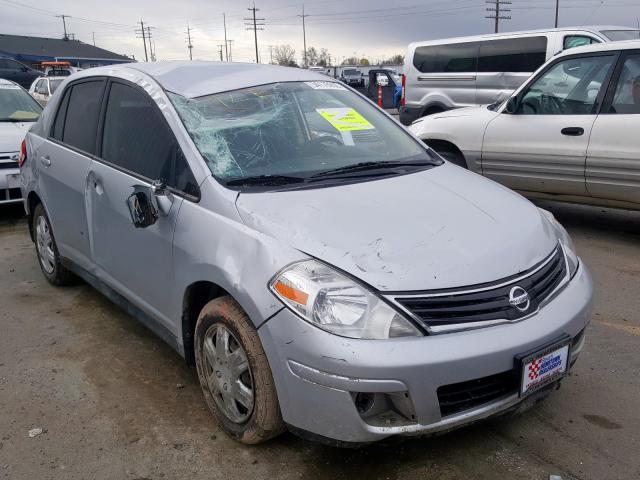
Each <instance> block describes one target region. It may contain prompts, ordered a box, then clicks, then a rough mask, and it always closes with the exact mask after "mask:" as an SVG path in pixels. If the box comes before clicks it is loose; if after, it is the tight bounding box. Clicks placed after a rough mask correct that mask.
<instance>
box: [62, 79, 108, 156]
mask: <svg viewBox="0 0 640 480" xmlns="http://www.w3.org/2000/svg"><path fill="white" fill-rule="evenodd" d="M103 89H104V81H103V80H97V81H90V82H83V83H78V84H75V85H73V87H72V88H71V93H70V96H69V100H68V103H69V105H68V107H67V115H66V119H65V122H64V131H63V133H62V142H63V143H65V144H67V145H69V146H72V147H75V148H77V149H79V150H82V151H83V152H87V153H91V154H93V153H95V144H96V129H97V127H98V116H99V114H100V104H101V103H102V91H103ZM57 120H58V119H57V118H56V121H57ZM54 130H55V127H54ZM54 138H55V135H54Z"/></svg>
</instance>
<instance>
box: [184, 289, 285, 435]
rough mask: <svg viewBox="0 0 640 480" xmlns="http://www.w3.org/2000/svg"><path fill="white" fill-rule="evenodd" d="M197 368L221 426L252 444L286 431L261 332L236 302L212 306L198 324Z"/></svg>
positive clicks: (218, 300)
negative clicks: (259, 334) (259, 333)
mask: <svg viewBox="0 0 640 480" xmlns="http://www.w3.org/2000/svg"><path fill="white" fill-rule="evenodd" d="M194 341H195V354H196V355H195V356H196V368H197V370H198V378H199V380H200V386H201V388H202V393H203V394H204V397H205V400H206V402H207V405H208V407H209V409H210V410H211V412H212V413H213V415H214V417H215V419H216V421H217V423H218V425H219V426H220V427H221V428H222V429H223V430H224V431H225V432H226V433H227V434H229V435H230V436H231V437H233V438H234V439H236V440H238V441H239V442H242V443H246V444H256V443H262V442H264V441H266V440H269V439H270V438H273V437H275V436H276V435H279V434H280V433H282V432H283V431H284V430H285V426H284V422H283V420H282V414H281V413H280V407H279V405H278V395H277V393H276V389H275V385H274V382H273V375H272V373H271V368H270V367H269V362H268V361H267V357H266V355H265V353H264V350H263V348H262V344H261V343H260V339H259V337H258V334H257V332H256V330H255V329H254V328H253V327H252V326H251V324H250V321H249V317H248V316H247V314H246V313H245V312H244V311H243V310H242V308H241V307H240V305H238V303H237V302H236V301H235V300H233V299H232V298H231V297H230V296H224V297H220V298H216V299H214V300H211V301H210V302H209V303H207V304H206V305H205V306H204V308H203V309H202V312H201V313H200V316H199V317H198V322H197V324H196V331H195V339H194Z"/></svg>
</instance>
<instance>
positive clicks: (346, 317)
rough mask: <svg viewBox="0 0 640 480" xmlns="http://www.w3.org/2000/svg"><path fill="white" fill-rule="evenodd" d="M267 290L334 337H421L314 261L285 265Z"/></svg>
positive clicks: (378, 302)
mask: <svg viewBox="0 0 640 480" xmlns="http://www.w3.org/2000/svg"><path fill="white" fill-rule="evenodd" d="M269 287H270V288H271V291H272V292H273V293H274V294H275V295H276V296H277V297H278V298H279V299H280V300H282V301H283V302H284V303H285V305H286V306H287V307H289V308H290V309H291V310H293V311H294V312H295V313H297V314H298V315H299V316H301V317H302V318H303V319H305V320H306V321H307V322H309V323H312V324H314V325H316V326H318V327H320V328H322V329H324V330H327V331H328V332H331V333H335V334H336V335H341V336H343V337H350V338H368V339H375V340H383V339H388V338H396V337H420V336H422V333H421V332H420V331H419V330H418V329H417V328H416V327H415V326H414V325H413V324H412V323H411V322H410V321H409V320H407V319H406V318H404V317H403V316H402V315H401V314H400V313H398V312H396V311H395V310H394V309H393V308H392V307H390V306H389V305H387V304H386V303H385V302H384V301H382V300H381V299H380V298H378V297H377V296H376V295H374V294H373V293H371V292H369V291H368V290H366V289H365V288H364V287H362V286H361V285H358V284H357V283H356V282H354V281H353V280H351V279H350V278H347V277H346V276H345V275H342V274H340V273H338V272H336V271H335V270H333V269H332V268H330V267H328V266H326V265H324V264H322V263H320V262H318V261H315V260H306V261H302V262H299V263H294V264H293V265H290V266H288V267H287V268H285V269H284V270H283V271H282V272H280V273H279V274H277V275H276V276H275V278H274V279H273V280H272V281H271V283H270V285H269Z"/></svg>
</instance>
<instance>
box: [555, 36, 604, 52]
mask: <svg viewBox="0 0 640 480" xmlns="http://www.w3.org/2000/svg"><path fill="white" fill-rule="evenodd" d="M592 43H600V42H599V41H598V40H596V39H595V38H592V37H587V36H586V35H566V36H565V37H564V41H563V42H562V49H563V50H567V49H568V48H574V47H581V46H583V45H591V44H592Z"/></svg>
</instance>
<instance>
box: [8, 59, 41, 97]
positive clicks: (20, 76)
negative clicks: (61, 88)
mask: <svg viewBox="0 0 640 480" xmlns="http://www.w3.org/2000/svg"><path fill="white" fill-rule="evenodd" d="M40 75H42V73H40V72H39V71H38V70H34V69H33V68H31V67H28V66H26V65H25V64H23V63H20V62H18V61H17V60H14V59H13V58H10V57H2V56H0V78H4V79H5V80H11V81H12V82H15V83H17V84H18V85H20V86H21V87H23V88H25V89H27V88H29V86H30V85H31V84H32V83H33V81H34V80H35V79H36V78H38V77H39V76H40Z"/></svg>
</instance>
